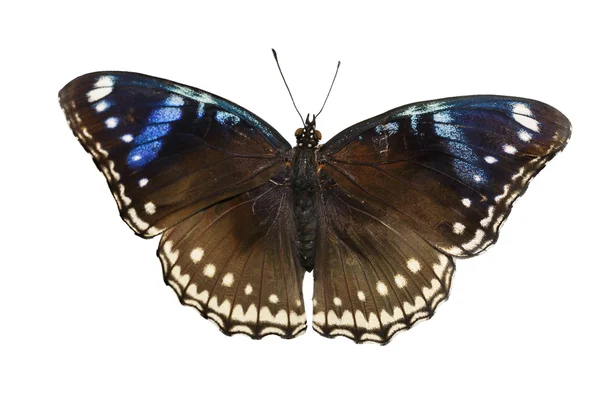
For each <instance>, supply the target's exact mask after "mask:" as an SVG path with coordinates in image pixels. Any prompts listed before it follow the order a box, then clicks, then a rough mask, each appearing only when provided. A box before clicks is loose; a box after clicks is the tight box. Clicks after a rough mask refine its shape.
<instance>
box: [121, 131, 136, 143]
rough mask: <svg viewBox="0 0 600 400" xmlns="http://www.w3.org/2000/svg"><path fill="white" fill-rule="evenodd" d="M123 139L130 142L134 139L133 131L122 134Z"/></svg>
mask: <svg viewBox="0 0 600 400" xmlns="http://www.w3.org/2000/svg"><path fill="white" fill-rule="evenodd" d="M121 140H122V141H124V142H125V143H129V142H131V141H132V140H133V135H132V134H131V133H128V134H126V135H123V136H121Z"/></svg>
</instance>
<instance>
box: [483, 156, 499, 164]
mask: <svg viewBox="0 0 600 400" xmlns="http://www.w3.org/2000/svg"><path fill="white" fill-rule="evenodd" d="M483 159H484V160H485V162H486V163H488V164H494V163H496V162H498V159H497V158H496V157H492V156H485V157H484V158H483Z"/></svg>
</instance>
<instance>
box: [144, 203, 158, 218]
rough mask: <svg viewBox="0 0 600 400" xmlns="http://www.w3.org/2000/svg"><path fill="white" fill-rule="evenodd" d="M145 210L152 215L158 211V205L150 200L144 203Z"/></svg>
mask: <svg viewBox="0 0 600 400" xmlns="http://www.w3.org/2000/svg"><path fill="white" fill-rule="evenodd" d="M144 210H146V214H148V215H152V214H154V213H155V212H156V206H155V205H154V203H153V202H151V201H149V202H148V203H146V204H144Z"/></svg>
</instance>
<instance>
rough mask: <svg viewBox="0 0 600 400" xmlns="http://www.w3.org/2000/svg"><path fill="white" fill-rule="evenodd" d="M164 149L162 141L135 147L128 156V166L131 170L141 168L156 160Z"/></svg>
mask: <svg viewBox="0 0 600 400" xmlns="http://www.w3.org/2000/svg"><path fill="white" fill-rule="evenodd" d="M161 147H162V140H156V141H154V142H151V143H146V144H142V145H141V146H137V147H135V148H134V149H133V150H131V151H130V152H129V154H128V155H127V165H129V166H130V167H131V168H140V167H143V166H144V165H146V164H148V163H149V162H150V161H152V160H154V159H155V158H156V156H157V155H158V151H159V150H160V148H161Z"/></svg>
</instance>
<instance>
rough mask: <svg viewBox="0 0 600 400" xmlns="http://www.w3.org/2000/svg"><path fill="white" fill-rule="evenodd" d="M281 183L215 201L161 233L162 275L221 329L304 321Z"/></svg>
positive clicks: (299, 328)
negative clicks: (211, 205)
mask: <svg viewBox="0 0 600 400" xmlns="http://www.w3.org/2000/svg"><path fill="white" fill-rule="evenodd" d="M282 183H283V181H281V182H278V181H277V180H276V179H274V180H273V181H271V182H268V183H267V184H265V185H263V186H261V187H259V188H257V189H254V190H252V191H250V192H248V193H244V194H243V195H240V196H236V197H235V198H232V199H229V200H226V201H223V202H220V203H219V204H217V205H216V206H214V207H211V208H208V209H206V210H204V211H202V212H200V213H198V214H196V215H194V216H192V217H190V218H188V219H186V220H185V221H183V222H181V223H180V224H178V225H176V226H175V227H173V228H170V229H168V230H167V231H166V232H165V234H164V235H163V237H162V240H161V243H160V247H159V251H158V254H159V257H160V259H161V262H162V265H163V272H164V277H165V281H166V282H167V283H168V284H169V285H170V286H171V287H172V288H173V289H174V290H175V292H176V293H177V294H178V296H179V299H180V301H181V302H182V303H183V304H187V305H190V306H193V307H195V308H196V309H198V310H199V311H200V313H201V314H202V315H203V316H204V317H205V318H208V319H211V320H212V321H214V322H215V323H216V324H217V325H218V326H219V327H220V329H221V330H222V331H223V332H224V333H226V334H235V333H243V334H246V335H249V336H251V337H252V338H255V339H258V338H261V337H263V336H266V335H269V334H275V335H278V336H281V337H285V338H292V337H295V336H297V335H299V334H300V333H302V332H304V331H305V329H306V316H305V312H304V303H303V300H302V279H303V276H304V270H303V269H302V268H300V267H299V266H298V264H297V249H296V247H295V237H296V235H295V230H294V228H293V225H292V224H290V223H289V222H290V219H291V218H293V216H292V214H291V201H292V198H291V189H290V188H289V186H285V185H283V184H282Z"/></svg>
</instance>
